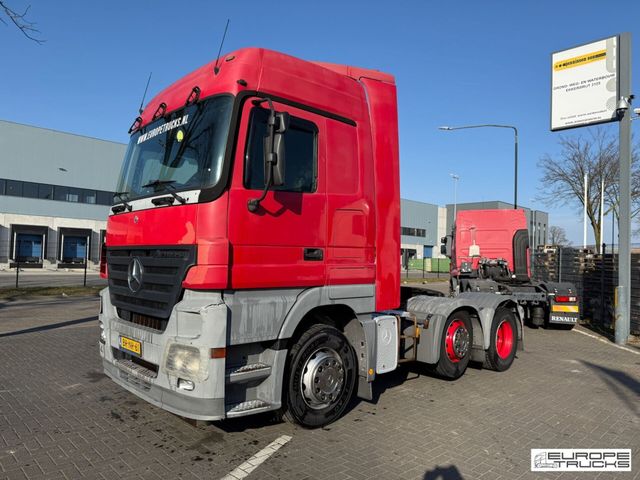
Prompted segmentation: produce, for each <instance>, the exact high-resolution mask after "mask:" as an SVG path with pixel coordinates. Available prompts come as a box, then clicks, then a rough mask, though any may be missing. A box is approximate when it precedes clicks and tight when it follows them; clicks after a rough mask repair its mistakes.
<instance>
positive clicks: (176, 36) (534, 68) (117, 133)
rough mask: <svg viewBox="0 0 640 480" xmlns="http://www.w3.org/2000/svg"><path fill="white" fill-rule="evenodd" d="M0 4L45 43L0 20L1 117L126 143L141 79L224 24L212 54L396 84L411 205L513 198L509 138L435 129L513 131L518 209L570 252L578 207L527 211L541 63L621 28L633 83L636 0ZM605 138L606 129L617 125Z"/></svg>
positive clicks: (542, 145)
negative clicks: (259, 50) (547, 226)
mask: <svg viewBox="0 0 640 480" xmlns="http://www.w3.org/2000/svg"><path fill="white" fill-rule="evenodd" d="M8 1H9V4H10V5H11V6H13V7H14V8H15V9H16V10H20V9H23V8H24V7H25V6H26V5H28V4H29V3H31V5H32V6H31V10H30V16H29V18H30V19H32V20H33V21H35V22H37V23H38V27H39V29H40V30H41V32H42V33H41V37H42V38H44V39H46V43H44V44H43V45H37V44H35V43H33V42H31V41H28V40H27V39H25V38H24V37H23V36H22V35H21V34H20V33H19V32H18V31H17V30H16V29H14V28H13V27H5V26H4V25H0V59H1V60H0V62H1V65H2V77H1V78H2V80H1V85H2V88H0V118H2V119H5V120H10V121H15V122H20V123H25V124H30V125H37V126H42V127H47V128H53V129H57V130H62V131H67V132H73V133H78V134H82V135H88V136H92V137H97V138H103V139H108V140H113V141H119V142H126V141H127V133H126V132H127V129H128V127H129V125H130V124H131V122H132V120H133V118H135V116H136V114H137V108H138V105H139V104H140V99H141V95H142V91H143V89H144V85H145V83H146V79H147V75H148V74H149V72H150V71H153V78H152V81H151V85H150V87H149V96H148V97H147V98H150V97H151V96H153V95H154V94H155V93H157V92H158V91H159V90H161V89H162V88H163V87H165V86H166V85H168V84H169V83H171V82H173V81H175V80H176V79H178V78H180V77H181V76H183V75H184V74H186V73H188V72H189V71H191V70H193V69H195V68H197V67H198V66H200V65H202V64H203V63H206V62H208V61H210V60H211V59H213V58H215V56H216V53H217V51H218V46H219V41H220V37H221V35H222V31H223V29H224V24H225V22H226V19H227V18H230V19H231V23H230V28H229V33H228V35H227V40H226V44H225V46H224V49H223V52H228V51H231V50H235V49H237V48H240V47H246V46H261V47H266V48H271V49H275V50H279V51H283V52H286V53H289V54H291V55H295V56H299V57H301V58H305V59H312V60H322V61H328V62H333V63H344V64H351V65H358V66H362V67H367V68H376V69H380V70H383V71H386V72H389V73H392V74H394V75H395V76H396V81H397V84H398V96H399V117H400V154H401V187H402V195H403V196H404V197H406V198H411V199H414V200H420V201H425V202H430V203H436V204H440V205H444V204H446V203H451V202H452V201H453V185H452V180H451V178H450V177H449V173H451V172H455V173H457V174H458V175H460V177H461V179H460V183H459V184H458V201H459V202H466V201H481V200H504V201H507V202H511V201H512V199H513V134H512V132H511V131H510V130H502V129H488V128H484V129H476V130H465V131H460V132H442V131H439V130H438V129H437V127H438V126H439V125H464V124H467V125H468V124H475V123H505V124H511V125H516V126H517V127H518V129H519V132H520V176H519V193H518V198H519V203H520V204H523V205H526V206H530V207H533V208H538V209H541V210H547V211H549V212H550V214H551V218H550V223H551V224H553V225H561V226H563V227H565V228H566V230H567V232H568V234H569V238H570V239H571V240H573V242H574V243H581V241H582V222H581V216H580V215H581V214H580V209H579V208H572V207H570V206H562V205H561V204H560V202H559V203H558V204H556V205H550V206H549V205H544V204H542V203H540V202H537V201H534V200H532V199H535V198H536V196H537V195H538V191H539V189H540V183H539V177H540V172H539V170H538V168H537V162H538V160H539V158H540V157H541V156H542V155H544V154H545V153H550V154H553V153H555V152H557V151H558V147H557V140H558V136H559V134H558V133H552V132H550V131H549V104H550V100H549V95H550V92H549V84H550V76H549V72H550V53H551V52H552V51H557V50H562V49H565V48H568V47H572V46H574V45H577V44H580V43H585V42H589V41H592V40H596V39H600V38H603V37H607V36H611V35H615V34H617V33H620V32H624V31H628V32H631V33H632V35H635V36H634V37H633V38H632V43H633V47H634V52H633V58H632V65H635V66H636V67H635V68H634V72H633V73H636V72H638V68H639V66H640V58H639V57H640V53H639V52H640V44H639V43H638V42H640V32H639V31H638V29H637V28H636V27H637V26H638V25H640V2H638V1H635V0H627V1H608V2H602V1H594V0H581V1H578V0H565V1H557V0H556V1H549V0H538V1H535V2H534V1H528V2H518V1H514V0H510V1H508V0H502V1H498V0H494V1H491V0H489V1H484V2H478V1H471V0H464V1H462V0H460V1H457V2H445V1H438V2H436V1H399V2H388V1H378V0H370V1H351V2H346V1H340V2H335V1H330V0H327V1H323V2H302V1H299V0H298V1H288V0H281V1H278V2H257V1H255V2H254V1H251V0H247V1H244V2H236V1H233V2H232V1H227V2H222V1H217V2H211V1H184V2H168V1H138V2H123V1H116V0H114V1H111V2H80V1H73V2H72V1H58V2H45V1H42V0H33V1H31V2H25V1H24V0H8ZM634 29H635V30H634ZM638 78H639V76H638V75H637V74H636V75H634V80H633V85H634V86H635V87H636V88H634V89H633V91H634V92H636V93H640V89H638V88H637V87H638ZM639 103H640V102H636V106H637V105H638V104H639ZM634 123H635V122H634ZM637 123H638V124H640V121H639V122H637ZM608 128H609V129H610V130H611V131H612V133H613V134H617V125H611V126H609V127H608ZM637 128H638V125H634V129H637ZM586 133H587V131H586V129H578V130H573V131H571V132H568V133H566V135H578V134H583V135H584V134H586ZM608 225H609V224H608V222H607V227H606V228H607V231H608V237H606V238H610V227H609V226H608Z"/></svg>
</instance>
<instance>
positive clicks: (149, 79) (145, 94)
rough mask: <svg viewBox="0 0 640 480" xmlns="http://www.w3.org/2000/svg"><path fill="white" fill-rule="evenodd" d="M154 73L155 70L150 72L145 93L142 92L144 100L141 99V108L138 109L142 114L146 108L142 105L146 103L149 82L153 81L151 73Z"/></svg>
mask: <svg viewBox="0 0 640 480" xmlns="http://www.w3.org/2000/svg"><path fill="white" fill-rule="evenodd" d="M152 73H153V72H149V78H147V86H146V87H144V93H143V94H142V101H140V108H139V109H138V113H140V114H141V113H142V111H143V110H144V109H143V108H142V106H143V105H144V99H145V97H146V96H147V89H148V88H149V82H150V81H151V74H152Z"/></svg>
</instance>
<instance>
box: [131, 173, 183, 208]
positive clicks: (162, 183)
mask: <svg viewBox="0 0 640 480" xmlns="http://www.w3.org/2000/svg"><path fill="white" fill-rule="evenodd" d="M175 182H176V181H175V180H160V179H159V178H158V179H156V180H154V181H152V182H149V183H147V184H146V185H142V188H148V187H153V188H154V190H156V189H157V188H158V187H166V188H167V190H168V192H169V194H170V195H171V196H172V197H173V198H175V199H176V200H177V201H179V202H180V203H181V204H183V205H184V204H185V203H187V199H186V198H184V197H181V196H180V195H178V194H177V193H176V192H174V190H175V189H176V187H174V186H173V185H172V184H173V183H175ZM169 189H171V190H169Z"/></svg>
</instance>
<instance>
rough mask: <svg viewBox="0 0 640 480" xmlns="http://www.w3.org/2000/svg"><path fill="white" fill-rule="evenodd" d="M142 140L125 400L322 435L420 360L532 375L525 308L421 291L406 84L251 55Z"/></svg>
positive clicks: (203, 81)
mask: <svg viewBox="0 0 640 480" xmlns="http://www.w3.org/2000/svg"><path fill="white" fill-rule="evenodd" d="M130 134H131V140H130V143H129V147H128V149H127V151H126V154H125V158H124V163H123V167H122V172H121V176H120V180H119V186H118V192H117V193H116V195H115V203H114V205H113V207H112V208H111V214H110V216H109V220H108V225H107V235H106V246H105V252H104V253H105V254H104V266H103V267H104V268H103V271H104V276H105V277H107V278H108V288H106V289H105V290H103V291H102V293H101V306H100V315H99V320H100V327H101V337H100V353H101V356H102V359H103V365H104V371H105V373H106V374H107V375H108V376H109V377H111V379H113V381H114V382H116V383H117V384H119V385H120V386H122V387H123V388H125V389H127V390H129V391H130V392H132V393H134V394H135V395H137V396H139V397H141V398H143V399H145V400H147V401H149V402H150V403H152V404H154V405H157V406H159V407H161V408H164V409H166V410H168V411H170V412H173V413H175V414H178V415H181V416H184V417H187V418H191V419H196V420H205V421H208V420H220V419H224V418H233V417H239V416H244V415H250V414H254V413H258V412H265V411H271V410H282V411H284V412H285V414H286V416H287V417H288V418H290V419H292V420H293V421H295V422H298V423H300V424H302V425H304V426H306V427H317V426H321V425H325V424H327V423H329V422H331V421H333V420H335V419H336V418H338V417H339V416H340V415H341V414H342V413H343V411H344V409H345V407H346V406H347V404H348V403H349V401H350V399H351V398H352V397H353V395H357V396H359V397H361V398H364V399H369V400H370V399H371V398H372V382H373V381H374V379H375V378H376V376H377V375H380V374H383V373H386V372H390V371H392V370H394V369H395V368H397V366H398V364H400V363H402V362H408V361H417V362H422V363H425V364H429V365H432V366H433V367H434V368H435V370H436V371H437V372H438V373H439V374H440V375H442V376H444V377H449V378H456V377H459V376H460V375H462V374H463V373H464V371H465V369H466V368H467V365H468V363H469V361H471V360H473V361H479V362H485V363H486V364H487V365H488V366H489V367H491V368H494V369H496V370H506V369H507V368H509V366H510V365H511V364H512V362H513V359H514V357H515V355H516V349H517V348H521V346H522V319H523V318H524V311H523V309H522V307H521V306H519V305H518V303H517V302H515V301H514V300H513V299H512V298H511V297H508V296H498V295H494V294H492V293H484V292H480V293H478V292H469V293H463V294H460V295H458V296H457V297H456V298H444V297H430V296H426V295H420V294H416V292H414V291H412V290H410V289H408V290H404V291H403V292H401V288H400V264H399V262H398V255H399V252H400V188H399V158H398V122H397V106H396V86H395V81H394V78H393V76H391V75H389V74H386V73H381V72H379V71H374V70H366V69H363V68H357V67H351V66H344V65H334V64H328V63H317V62H309V61H304V60H300V59H297V58H294V57H291V56H288V55H284V54H282V53H277V52H273V51H269V50H264V49H257V48H248V49H242V50H238V51H236V52H233V53H231V54H228V55H226V56H224V57H223V58H221V59H219V62H216V63H214V62H212V63H210V64H208V65H205V66H203V67H202V68H199V69H197V70H196V71H194V72H192V73H190V74H188V75H187V76H185V77H183V78H182V79H180V80H178V81H177V82H176V83H174V84H173V85H171V86H170V87H168V88H167V89H165V90H164V91H162V92H161V93H159V94H158V95H157V96H156V97H155V98H154V99H153V100H152V101H150V102H149V104H148V105H147V106H146V108H145V109H144V111H143V112H142V113H141V115H140V116H139V117H138V118H136V120H135V121H134V123H133V125H132V126H131V129H130ZM417 293H420V292H417Z"/></svg>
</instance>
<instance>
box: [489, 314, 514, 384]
mask: <svg viewBox="0 0 640 480" xmlns="http://www.w3.org/2000/svg"><path fill="white" fill-rule="evenodd" d="M517 328H518V327H517V323H516V316H515V315H514V313H513V312H512V311H511V310H510V309H508V308H505V307H500V308H498V309H497V310H496V314H495V315H494V316H493V322H491V344H490V345H489V349H488V350H486V352H485V365H486V366H487V367H488V368H490V369H492V370H496V371H497V372H504V371H505V370H508V369H509V367H510V366H511V364H512V363H513V360H514V358H515V357H516V346H517V344H518V340H517V332H518V330H517Z"/></svg>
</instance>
